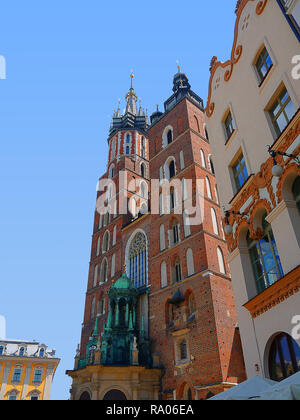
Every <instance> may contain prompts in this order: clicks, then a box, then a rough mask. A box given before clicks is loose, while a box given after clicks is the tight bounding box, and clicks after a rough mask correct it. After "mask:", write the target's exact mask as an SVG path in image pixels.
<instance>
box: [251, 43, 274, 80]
mask: <svg viewBox="0 0 300 420" xmlns="http://www.w3.org/2000/svg"><path fill="white" fill-rule="evenodd" d="M272 66H273V62H272V60H271V57H270V56H269V53H268V51H267V49H266V47H264V48H263V50H262V52H261V53H260V54H259V57H258V59H257V61H256V64H255V67H256V70H257V73H258V77H259V81H260V83H262V82H263V80H264V79H265V77H266V75H267V74H268V72H269V70H270V69H271V67H272Z"/></svg>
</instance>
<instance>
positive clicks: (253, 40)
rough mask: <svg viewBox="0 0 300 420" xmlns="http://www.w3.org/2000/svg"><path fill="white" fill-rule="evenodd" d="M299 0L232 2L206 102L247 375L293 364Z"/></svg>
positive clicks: (297, 297) (299, 225)
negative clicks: (229, 43)
mask: <svg viewBox="0 0 300 420" xmlns="http://www.w3.org/2000/svg"><path fill="white" fill-rule="evenodd" d="M299 3H300V2H299V1H297V0H296V1H280V0H278V1H275V0H264V1H258V0H242V1H241V0H240V1H239V2H238V4H237V9H236V14H237V19H236V26H235V35H234V44H233V48H232V51H231V55H230V59H229V60H228V61H227V62H225V63H221V62H219V61H218V60H217V58H216V57H214V59H213V60H212V64H211V78H210V83H209V98H208V104H207V109H206V114H207V130H208V134H209V137H210V139H211V147H212V152H213V156H214V166H215V171H216V177H217V183H218V190H219V195H220V202H221V205H222V206H223V207H224V210H226V211H227V212H225V213H224V228H225V232H226V239H227V242H228V245H229V251H230V256H229V264H230V269H231V274H232V281H233V288H234V293H235V299H236V304H237V311H238V319H239V327H240V332H241V338H242V344H243V351H244V357H245V363H246V369H247V375H248V377H251V376H253V375H255V374H259V375H261V376H265V377H269V378H271V379H274V380H278V381H279V380H282V379H283V378H285V377H287V376H290V375H292V374H293V373H295V372H297V371H298V370H300V347H299V346H300V326H299V323H300V293H299V291H300V265H299V264H300V248H299V246H300V166H299V152H300V112H299V106H300V80H299V76H300V75H298V73H299V68H298V72H297V68H296V64H297V62H298V59H299V53H300V49H299V7H300V6H299ZM297 22H298V23H297ZM297 55H298V58H297Z"/></svg>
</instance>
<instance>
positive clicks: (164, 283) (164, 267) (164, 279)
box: [160, 261, 168, 289]
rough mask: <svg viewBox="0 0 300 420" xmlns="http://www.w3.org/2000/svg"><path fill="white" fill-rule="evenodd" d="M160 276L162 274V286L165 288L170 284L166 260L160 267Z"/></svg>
mask: <svg viewBox="0 0 300 420" xmlns="http://www.w3.org/2000/svg"><path fill="white" fill-rule="evenodd" d="M160 272H161V274H160V276H161V280H160V283H161V288H162V289H164V288H165V287H167V286H168V279H167V264H166V263H165V261H164V262H163V263H162V264H161V267H160Z"/></svg>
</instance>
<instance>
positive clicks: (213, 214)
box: [211, 208, 219, 235]
mask: <svg viewBox="0 0 300 420" xmlns="http://www.w3.org/2000/svg"><path fill="white" fill-rule="evenodd" d="M211 218H212V225H213V231H214V234H215V235H219V227H218V220H217V215H216V212H215V209H213V208H211Z"/></svg>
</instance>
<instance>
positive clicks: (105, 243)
mask: <svg viewBox="0 0 300 420" xmlns="http://www.w3.org/2000/svg"><path fill="white" fill-rule="evenodd" d="M108 250H109V232H105V234H104V236H103V242H102V251H103V252H107V251H108Z"/></svg>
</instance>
